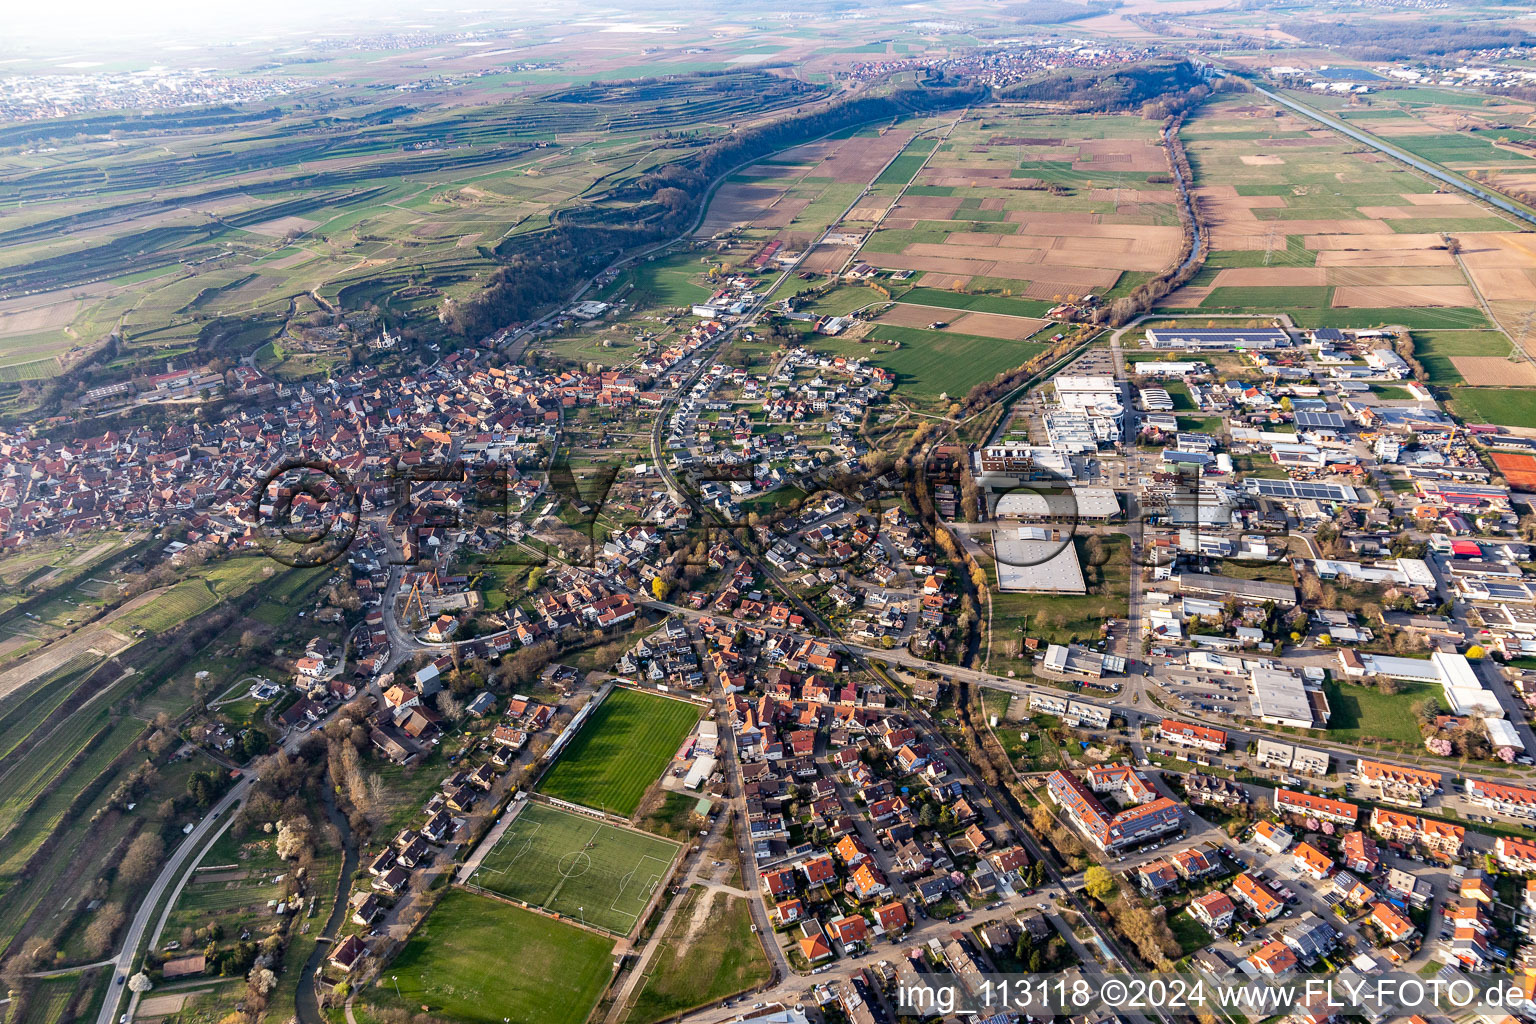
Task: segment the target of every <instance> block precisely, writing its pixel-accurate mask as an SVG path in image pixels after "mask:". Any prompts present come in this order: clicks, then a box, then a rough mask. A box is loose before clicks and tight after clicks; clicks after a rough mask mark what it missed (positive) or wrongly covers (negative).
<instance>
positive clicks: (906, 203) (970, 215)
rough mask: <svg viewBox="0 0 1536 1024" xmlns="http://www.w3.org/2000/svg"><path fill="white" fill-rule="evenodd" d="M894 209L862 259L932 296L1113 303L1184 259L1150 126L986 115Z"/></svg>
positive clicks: (1120, 120)
mask: <svg viewBox="0 0 1536 1024" xmlns="http://www.w3.org/2000/svg"><path fill="white" fill-rule="evenodd" d="M980 114H981V116H980V117H979V119H977V120H974V121H966V122H964V123H962V124H960V125H958V126H957V127H956V128H955V129H954V130H953V131H952V132H950V133H949V134H948V135H947V136H946V137H945V140H944V141H943V142H942V143H941V144H940V145H939V146H938V147H937V149H936V150H935V151H934V152H933V153H932V154H931V155H930V156H929V158H928V161H927V163H926V165H925V166H923V168H922V170H921V171H920V172H918V173H917V174H916V176H915V177H914V178H912V183H911V186H910V187H909V188H908V189H907V190H906V191H905V192H904V193H903V194H902V195H900V196H899V197H898V198H897V199H896V201H895V202H894V203H893V204H888V205H889V208H888V209H886V210H885V211H884V213H883V215H882V216H881V217H880V219H879V222H878V226H877V227H876V229H875V230H874V231H873V232H872V233H871V234H869V235H868V237H867V239H866V240H865V242H864V244H863V246H862V247H861V248H860V249H859V250H858V252H857V254H856V255H857V256H858V258H860V259H862V260H865V261H866V262H869V263H871V264H873V265H875V266H877V267H880V268H881V269H888V270H907V271H915V272H919V273H921V274H922V278H921V281H922V284H923V286H924V287H925V288H932V289H939V290H958V291H962V292H966V291H974V292H981V293H986V294H989V295H999V296H1004V297H1011V296H1016V297H1019V298H1023V299H1032V300H1036V301H1037V302H1040V303H1042V304H1043V305H1042V306H1041V307H1040V308H1042V309H1043V308H1045V307H1047V306H1049V305H1051V304H1053V303H1056V302H1060V301H1062V300H1064V299H1072V298H1077V297H1080V296H1082V295H1084V294H1087V293H1089V292H1094V293H1098V294H1100V295H1103V294H1106V293H1111V292H1113V290H1114V289H1115V287H1116V285H1117V282H1118V281H1119V279H1120V277H1121V275H1122V274H1135V275H1138V279H1144V278H1143V277H1140V276H1139V275H1150V274H1152V273H1156V272H1160V271H1162V270H1163V269H1165V268H1166V267H1167V266H1169V265H1170V264H1171V263H1172V262H1173V260H1174V259H1175V257H1176V256H1177V253H1178V249H1179V246H1180V244H1181V233H1180V230H1179V227H1178V218H1177V214H1176V212H1175V206H1174V204H1175V200H1176V196H1175V194H1174V192H1173V191H1172V187H1171V185H1170V184H1169V183H1168V182H1169V179H1168V175H1169V167H1168V162H1167V157H1166V156H1165V154H1164V152H1163V150H1162V148H1161V146H1160V145H1159V144H1158V141H1157V130H1156V126H1155V125H1154V124H1152V123H1151V122H1148V121H1146V120H1144V119H1141V118H1136V117H1131V116H1123V117H1122V116H1108V117H1100V118H1095V119H1093V120H1092V121H1087V120H1084V119H1081V118H1066V117H1057V116H1053V115H1029V114H1023V113H1019V112H1017V111H1014V110H1006V111H1004V110H999V109H997V108H983V109H982V110H981V111H980Z"/></svg>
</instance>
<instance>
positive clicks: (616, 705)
mask: <svg viewBox="0 0 1536 1024" xmlns="http://www.w3.org/2000/svg"><path fill="white" fill-rule="evenodd" d="M699 714H700V710H699V708H698V706H697V705H694V704H690V703H688V702H687V701H681V700H673V699H672V698H670V697H660V696H656V695H654V694H648V693H641V692H639V691H638V690H631V689H627V688H625V687H615V688H614V689H613V691H612V692H611V693H609V694H608V696H607V698H606V699H605V700H604V701H603V702H602V704H600V705H598V708H597V710H596V711H594V712H592V714H591V716H590V717H589V718H588V719H587V722H586V724H585V725H583V726H582V727H581V730H580V731H579V732H578V733H577V734H576V735H575V737H573V738H572V739H571V741H570V744H569V745H568V746H567V747H566V748H565V750H564V752H562V753H561V755H560V757H559V758H558V759H557V760H556V761H555V763H554V764H553V765H552V766H551V767H550V769H549V771H548V772H547V773H545V775H544V778H543V779H542V780H541V781H540V783H539V792H541V793H543V794H545V795H546V796H552V797H557V798H559V799H561V800H569V801H571V802H572V803H577V804H581V805H582V806H583V807H593V808H596V809H597V810H601V811H608V812H610V813H613V814H617V815H620V816H621V817H628V816H629V815H631V814H634V813H635V809H636V808H637V807H639V806H640V798H641V797H642V796H644V795H645V791H646V790H647V789H649V788H650V787H651V785H652V784H653V783H654V782H655V781H656V779H657V778H658V777H659V776H660V775H661V772H662V769H664V768H665V767H666V766H667V765H668V764H669V763H670V762H671V760H672V755H673V754H674V753H676V752H677V749H678V748H679V747H680V746H681V745H682V742H683V740H684V739H685V738H686V737H687V735H688V733H689V732H690V731H691V730H692V729H693V726H694V723H696V722H697V721H698V720H699Z"/></svg>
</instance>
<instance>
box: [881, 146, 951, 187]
mask: <svg viewBox="0 0 1536 1024" xmlns="http://www.w3.org/2000/svg"><path fill="white" fill-rule="evenodd" d="M937 144H938V143H937V141H936V140H934V139H913V140H912V142H911V143H910V144H909V145H908V146H907V148H906V149H905V150H903V151H902V153H901V155H900V156H898V157H897V158H896V159H894V160H892V161H891V165H890V166H889V167H887V168H886V169H885V171H884V172H883V173H882V174H881V175H880V177H878V178H876V179H875V184H876V185H905V184H906V183H907V182H909V181H911V180H912V176H913V175H914V174H916V173H917V169H918V168H919V167H921V166H923V161H924V160H926V159H928V154H929V153H932V152H933V147H934V146H935V145H937Z"/></svg>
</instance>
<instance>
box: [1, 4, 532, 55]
mask: <svg viewBox="0 0 1536 1024" xmlns="http://www.w3.org/2000/svg"><path fill="white" fill-rule="evenodd" d="M518 6H519V5H518V4H517V3H516V2H502V3H490V4H487V3H484V2H481V3H474V2H470V3H463V4H438V5H423V4H413V3H410V2H408V0H6V2H5V3H0V10H3V11H4V14H3V23H4V29H3V31H0V36H8V37H10V38H9V39H8V40H3V41H0V48H4V49H11V48H13V47H14V46H15V45H16V43H17V42H18V41H25V42H26V43H31V44H35V43H37V42H45V43H46V44H48V45H50V46H62V47H65V48H68V47H69V45H70V44H71V43H72V42H74V43H80V44H90V45H92V47H93V48H95V47H98V46H100V44H102V43H107V44H109V45H110V44H112V43H114V42H116V43H118V44H121V46H122V47H123V48H124V50H125V51H128V52H131V46H132V44H133V43H134V42H135V41H145V40H151V41H167V42H169V41H176V40H181V41H185V42H239V41H242V40H244V39H249V38H252V37H260V36H289V35H298V34H303V35H314V34H316V33H318V32H325V31H327V30H334V31H338V32H347V33H353V32H356V31H357V30H359V29H360V28H367V27H369V26H371V27H373V28H378V29H389V28H398V27H401V26H404V25H409V24H416V25H422V24H440V25H443V26H446V27H460V26H464V25H466V24H469V23H472V22H476V21H480V20H481V19H482V18H486V19H492V20H494V21H496V22H499V23H500V22H506V21H510V20H511V18H512V17H513V16H514V14H515V12H516V11H517V9H518Z"/></svg>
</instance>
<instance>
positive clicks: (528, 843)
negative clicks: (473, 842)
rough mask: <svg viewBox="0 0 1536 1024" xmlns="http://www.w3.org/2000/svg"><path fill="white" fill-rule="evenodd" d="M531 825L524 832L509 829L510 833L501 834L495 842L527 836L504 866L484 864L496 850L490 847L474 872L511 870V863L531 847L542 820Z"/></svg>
mask: <svg viewBox="0 0 1536 1024" xmlns="http://www.w3.org/2000/svg"><path fill="white" fill-rule="evenodd" d="M532 825H533V828H531V829H529V830H528V831H527V832H526V833H520V832H510V830H509V832H510V834H508V835H503V836H502V837H501V842H499V843H497V844H496V846H498V847H499V846H501V844H502V843H505V842H506V841H507V840H508V839H510V840H511V841H512V842H514V843H516V842H517V839H518V836H520V835H524V834H526V836H527V838H525V839H524V840H523V848H522V849H521V850H518V851H517V852H516V853H515V854H513V855H512V859H511V860H509V861H507V866H506V867H502V868H493V867H487V866H486V863H485V860H489V859H490V854H491V853H495V852H496V850H495V848H492V849H491V851H490V853H487V854H486V857H485V860H482V861H481V862H480V867H479V869H478V870H477V871H476V872H475V873H476V874H479V873H480V872H481V871H484V872H486V873H487V874H492V875H505V874H507V873H508V872H509V871H511V870H512V867H513V865H515V864H516V863H517V862H518V861H519V860H521V859H522V856H523V854H525V853H527V852H528V851H529V850H531V849H533V840H534V837H535V836H537V835H538V833H539V830H540V829H542V828H543V827H544V823H543V822H542V821H535V822H532Z"/></svg>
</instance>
